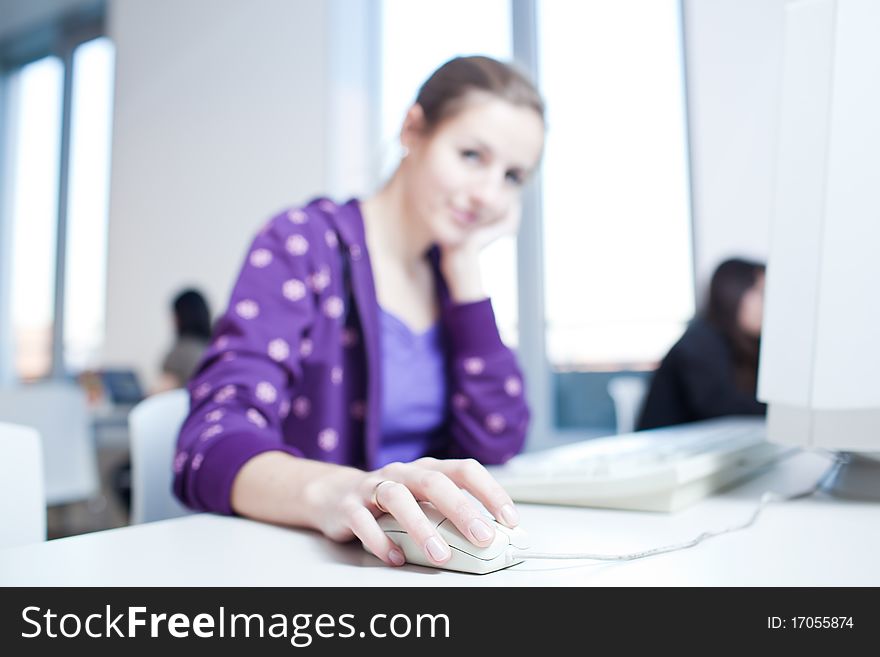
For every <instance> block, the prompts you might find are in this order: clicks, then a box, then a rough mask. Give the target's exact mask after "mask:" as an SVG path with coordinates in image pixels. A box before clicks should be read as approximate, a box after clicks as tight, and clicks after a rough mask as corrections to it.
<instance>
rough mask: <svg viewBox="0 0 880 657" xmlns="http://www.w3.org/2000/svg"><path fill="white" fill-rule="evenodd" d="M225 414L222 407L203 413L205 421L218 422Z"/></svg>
mask: <svg viewBox="0 0 880 657" xmlns="http://www.w3.org/2000/svg"><path fill="white" fill-rule="evenodd" d="M224 415H226V411H224V410H223V409H222V408H215V409H214V410H213V411H211V412H209V413H205V422H219V421H220V420H222V419H223V416H224Z"/></svg>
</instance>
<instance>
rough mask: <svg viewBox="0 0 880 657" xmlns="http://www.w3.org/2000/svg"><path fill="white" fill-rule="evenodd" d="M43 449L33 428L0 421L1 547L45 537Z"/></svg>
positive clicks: (35, 540) (42, 539)
mask: <svg viewBox="0 0 880 657" xmlns="http://www.w3.org/2000/svg"><path fill="white" fill-rule="evenodd" d="M42 452H43V449H42V445H41V444H40V434H39V433H37V431H36V429H32V428H31V427H23V426H21V425H17V424H6V423H0V454H2V455H3V458H0V548H7V547H15V546H18V545H26V544H28V543H38V542H40V541H45V540H46V492H45V490H44V488H43V454H42Z"/></svg>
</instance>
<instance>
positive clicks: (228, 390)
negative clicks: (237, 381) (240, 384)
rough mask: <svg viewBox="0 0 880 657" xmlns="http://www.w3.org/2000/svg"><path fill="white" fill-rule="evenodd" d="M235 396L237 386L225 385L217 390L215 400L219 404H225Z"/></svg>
mask: <svg viewBox="0 0 880 657" xmlns="http://www.w3.org/2000/svg"><path fill="white" fill-rule="evenodd" d="M233 397H235V386H233V385H228V386H223V387H222V388H220V390H218V391H217V394H215V395H214V401H215V402H217V403H218V404H225V403H226V402H228V401H229V400H230V399H232V398H233Z"/></svg>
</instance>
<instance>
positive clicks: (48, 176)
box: [7, 57, 64, 380]
mask: <svg viewBox="0 0 880 657" xmlns="http://www.w3.org/2000/svg"><path fill="white" fill-rule="evenodd" d="M63 84H64V66H63V64H62V62H61V60H60V59H59V58H58V57H45V58H43V59H40V60H37V61H35V62H32V63H30V64H28V65H26V66H24V67H22V68H21V69H20V70H19V71H17V72H16V73H15V74H13V75H12V76H11V79H10V94H9V120H10V123H11V128H12V129H11V130H9V131H7V134H9V135H11V136H12V138H11V139H10V140H9V145H10V147H11V149H10V158H9V161H10V163H11V167H10V168H11V177H10V180H9V183H10V184H9V187H8V188H9V189H10V192H11V193H10V197H11V204H10V212H9V215H10V218H11V221H12V231H11V233H12V244H11V247H12V248H11V250H10V254H11V256H12V280H11V284H12V291H11V303H12V334H13V341H14V353H15V367H16V371H17V372H18V375H19V377H20V378H22V379H26V380H31V379H36V378H40V377H44V376H47V375H48V374H49V373H50V370H51V367H52V326H53V320H54V298H55V256H56V226H57V221H58V173H59V162H60V151H61V110H62V90H63Z"/></svg>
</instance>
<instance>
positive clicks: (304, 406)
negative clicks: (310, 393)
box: [293, 397, 312, 420]
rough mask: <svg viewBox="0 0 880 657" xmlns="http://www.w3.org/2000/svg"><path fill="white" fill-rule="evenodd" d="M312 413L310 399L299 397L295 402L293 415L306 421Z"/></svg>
mask: <svg viewBox="0 0 880 657" xmlns="http://www.w3.org/2000/svg"><path fill="white" fill-rule="evenodd" d="M311 411H312V402H310V401H309V398H308V397H297V398H296V399H294V400H293V414H294V415H295V416H296V417H298V418H299V419H300V420H304V419H305V418H307V417H308V416H309V413H311Z"/></svg>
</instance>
